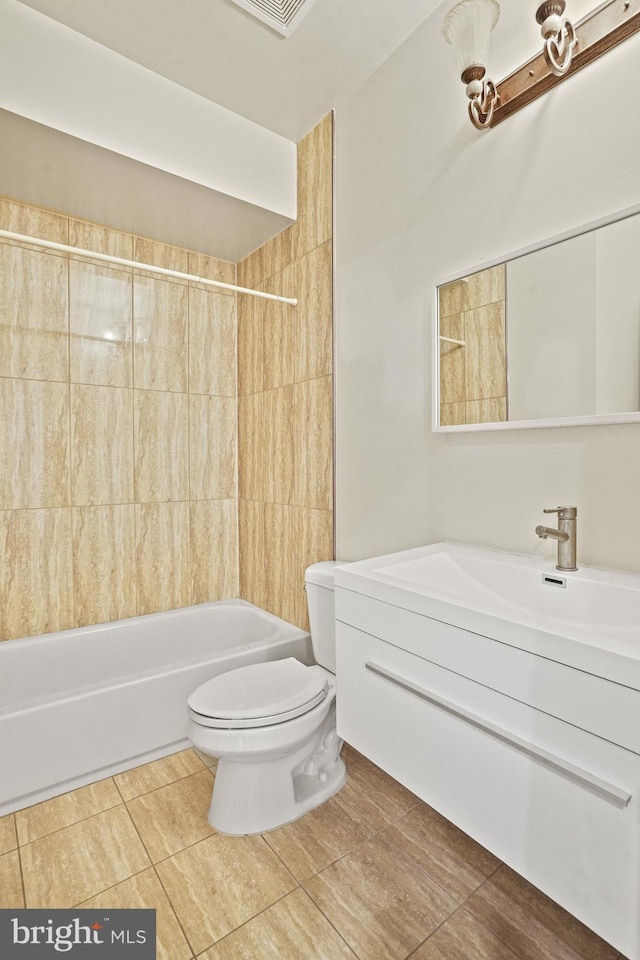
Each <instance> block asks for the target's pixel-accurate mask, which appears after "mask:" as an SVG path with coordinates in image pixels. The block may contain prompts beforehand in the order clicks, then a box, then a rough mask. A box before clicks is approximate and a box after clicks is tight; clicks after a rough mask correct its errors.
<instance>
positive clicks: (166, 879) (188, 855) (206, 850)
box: [156, 834, 296, 954]
mask: <svg viewBox="0 0 640 960" xmlns="http://www.w3.org/2000/svg"><path fill="white" fill-rule="evenodd" d="M156 869H157V871H158V875H159V876H160V880H161V881H162V884H163V886H164V888H165V890H166V891H167V894H168V896H169V899H170V900H171V903H172V904H173V907H174V909H175V911H176V914H177V916H178V919H179V920H180V923H181V924H182V928H183V930H184V932H185V934H186V935H187V937H188V939H189V942H190V943H191V946H192V948H193V950H194V953H196V954H197V953H200V952H201V951H202V950H206V948H207V947H209V946H211V945H212V943H213V942H214V941H216V940H220V939H221V938H222V937H224V936H225V935H226V934H227V933H230V932H231V931H232V930H235V929H236V927H239V926H241V924H243V923H245V921H247V920H250V919H251V918H252V917H254V916H255V915H256V914H258V913H260V912H261V911H262V910H264V909H265V907H268V906H270V905H271V904H272V903H275V901H276V900H279V899H280V898H281V897H283V896H284V895H285V894H286V893H289V892H290V891H291V890H292V889H293V888H294V887H295V886H296V883H295V881H294V879H293V877H292V876H291V874H290V873H289V871H288V870H287V869H286V868H285V867H284V866H283V865H282V863H281V862H280V860H279V859H278V858H277V857H276V855H275V853H273V851H272V850H271V849H270V848H269V847H268V846H267V844H266V843H265V841H264V840H263V839H262V837H260V836H253V837H227V836H223V835H222V834H214V836H212V837H208V838H207V839H206V840H201V841H200V843H196V844H195V845H194V846H192V847H189V848H188V849H187V850H183V851H181V852H180V853H177V854H176V855H175V856H174V857H171V859H170V860H165V861H163V862H162V863H160V864H158V866H157V868H156Z"/></svg>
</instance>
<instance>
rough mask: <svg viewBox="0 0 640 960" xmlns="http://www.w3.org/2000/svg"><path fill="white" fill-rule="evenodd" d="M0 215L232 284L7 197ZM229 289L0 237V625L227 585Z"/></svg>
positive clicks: (175, 254) (32, 626)
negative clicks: (161, 276) (221, 290)
mask: <svg viewBox="0 0 640 960" xmlns="http://www.w3.org/2000/svg"><path fill="white" fill-rule="evenodd" d="M0 228H2V229H5V230H10V231H13V232H16V233H24V234H27V235H29V236H37V237H40V238H43V239H49V240H54V241H57V242H59V243H64V244H71V245H73V246H78V247H83V248H86V249H90V250H96V251H99V252H103V253H109V254H112V255H116V256H119V257H124V258H127V259H136V260H139V261H142V262H145V263H153V264H155V265H157V266H164V267H170V268H173V269H176V270H179V271H184V272H191V273H195V274H197V275H199V276H206V277H210V278H211V279H221V280H225V281H227V282H232V283H233V282H235V275H236V268H235V265H234V264H232V263H226V262H223V261H219V260H214V259H212V258H208V257H204V256H200V255H198V254H195V253H192V252H190V251H187V250H182V249H179V248H177V247H168V246H165V245H163V244H160V243H156V242H153V241H149V240H144V239H142V238H139V237H134V236H131V235H129V234H124V233H119V232H117V231H114V230H109V229H106V228H103V227H99V226H96V225H93V224H90V223H85V222H82V221H78V220H74V219H69V218H67V217H64V216H58V215H55V214H52V213H48V212H46V211H42V210H38V209H36V208H33V207H28V206H24V205H21V204H18V203H14V202H11V201H8V200H0ZM235 341H236V298H235V296H234V295H228V294H224V293H218V292H212V290H211V288H207V287H204V286H203V285H197V284H192V283H182V282H179V281H175V282H174V281H170V280H165V279H159V278H158V277H157V276H154V275H152V274H144V273H139V272H132V271H130V270H127V269H122V268H114V267H110V266H106V265H104V264H101V263H100V262H99V261H90V260H86V259H80V258H78V259H76V258H74V257H73V256H72V255H71V256H68V255H66V254H58V253H53V252H45V251H43V250H42V249H40V248H36V247H27V246H20V245H18V244H13V243H8V242H4V241H3V242H0V455H1V462H2V470H1V472H0V550H1V552H2V563H1V564H0V639H10V638H14V637H20V636H25V635H32V634H40V633H45V632H49V631H55V630H63V629H66V628H68V627H73V626H81V625H85V624H92V623H99V622H102V621H108V620H115V619H119V618H122V617H131V616H135V615H136V614H145V613H153V612H155V611H159V610H166V609H169V608H173V607H180V606H185V605H188V604H191V603H200V602H204V601H207V600H217V599H222V598H225V597H231V596H237V592H238V583H237V571H238V563H237V474H236V376H235V356H236V342H235Z"/></svg>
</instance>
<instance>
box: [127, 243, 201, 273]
mask: <svg viewBox="0 0 640 960" xmlns="http://www.w3.org/2000/svg"><path fill="white" fill-rule="evenodd" d="M133 259H134V260H136V261H137V262H138V263H149V264H151V265H152V266H154V267H163V268H164V269H165V270H177V271H178V273H189V251H188V250H183V249H182V247H172V246H171V245H170V244H168V243H160V242H159V241H158V240H147V239H146V237H134V238H133ZM147 276H157V274H155V275H154V274H147ZM178 282H179V283H186V282H187V281H178Z"/></svg>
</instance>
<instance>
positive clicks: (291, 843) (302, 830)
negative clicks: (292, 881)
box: [264, 788, 375, 883]
mask: <svg viewBox="0 0 640 960" xmlns="http://www.w3.org/2000/svg"><path fill="white" fill-rule="evenodd" d="M343 789H344V788H343ZM374 833H375V828H372V827H371V826H370V824H368V823H367V822H366V820H364V819H361V818H360V817H359V816H358V813H357V811H355V810H354V809H353V808H350V807H347V806H346V805H344V804H342V803H340V793H338V794H337V795H336V796H334V797H331V798H330V799H329V800H327V801H326V802H325V803H323V804H321V805H320V806H319V807H316V808H315V810H311V811H310V812H309V813H307V814H305V816H304V817H302V818H301V819H300V820H295V821H294V822H293V823H288V824H286V825H285V826H284V827H278V829H276V830H271V831H269V833H265V835H264V836H265V840H266V841H267V843H268V844H269V846H270V847H271V849H272V850H273V851H274V852H275V853H277V854H278V856H279V857H280V859H281V860H282V862H283V863H284V864H285V866H287V867H288V869H289V870H290V871H291V873H292V874H293V875H294V877H295V878H296V879H297V880H298V881H299V882H300V883H302V882H303V881H305V880H309V879H310V878H311V877H313V876H314V875H315V874H317V873H319V872H320V871H321V870H324V869H325V868H326V867H328V866H329V865H330V864H332V863H334V862H335V861H336V860H339V859H340V857H343V856H344V855H345V854H346V853H348V852H349V851H350V850H353V849H354V847H357V846H358V844H359V843H362V841H363V840H367V839H368V838H369V837H370V836H372V835H373V834H374Z"/></svg>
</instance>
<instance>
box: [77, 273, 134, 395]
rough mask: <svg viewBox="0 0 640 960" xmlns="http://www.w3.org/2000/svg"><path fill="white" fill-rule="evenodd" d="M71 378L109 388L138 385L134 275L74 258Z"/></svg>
mask: <svg viewBox="0 0 640 960" xmlns="http://www.w3.org/2000/svg"><path fill="white" fill-rule="evenodd" d="M69 284H70V287H69V327H70V355H71V380H72V381H74V382H75V383H93V384H98V385H101V386H106V387H130V386H131V385H132V383H133V343H132V337H133V320H132V302H131V297H132V290H133V279H132V276H131V273H125V272H123V271H122V270H114V269H113V268H112V267H106V266H104V265H99V264H98V263H96V262H87V261H86V260H83V261H80V260H73V259H72V260H70V262H69Z"/></svg>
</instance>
